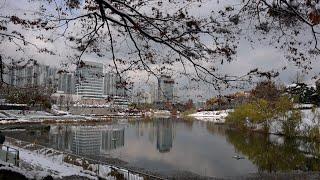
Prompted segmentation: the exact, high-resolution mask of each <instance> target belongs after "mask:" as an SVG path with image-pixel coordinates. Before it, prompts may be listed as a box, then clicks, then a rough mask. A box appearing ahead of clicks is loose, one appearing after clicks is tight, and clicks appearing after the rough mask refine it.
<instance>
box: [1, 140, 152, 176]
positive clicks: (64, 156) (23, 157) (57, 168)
mask: <svg viewBox="0 0 320 180" xmlns="http://www.w3.org/2000/svg"><path fill="white" fill-rule="evenodd" d="M5 145H7V146H10V147H11V148H15V149H17V150H19V167H16V166H14V165H13V164H10V163H7V162H4V161H3V160H0V164H1V165H2V166H1V167H0V170H1V169H3V170H10V171H12V172H16V173H19V174H22V175H24V176H25V177H26V178H28V179H43V178H45V177H47V176H51V177H53V179H62V178H64V177H71V176H73V177H82V179H83V178H86V179H99V178H104V179H116V176H121V177H123V178H125V179H126V178H130V179H137V180H143V177H142V176H141V175H139V174H138V173H135V172H134V171H132V170H126V169H124V168H121V167H117V166H113V165H107V164H105V163H102V162H98V161H95V160H91V159H88V158H84V157H82V156H78V155H74V154H69V153H66V152H62V151H58V150H55V149H52V148H48V147H44V146H41V145H37V144H33V143H29V142H25V141H20V140H17V139H13V138H9V137H8V141H7V142H6V143H5ZM150 177H152V176H151V175H150Z"/></svg>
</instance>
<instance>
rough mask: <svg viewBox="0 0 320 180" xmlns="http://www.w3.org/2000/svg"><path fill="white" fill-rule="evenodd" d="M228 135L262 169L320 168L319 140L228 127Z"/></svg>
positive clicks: (237, 148) (318, 169) (238, 149)
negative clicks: (264, 133)
mask: <svg viewBox="0 0 320 180" xmlns="http://www.w3.org/2000/svg"><path fill="white" fill-rule="evenodd" d="M226 138H227V140H228V141H229V142H230V143H231V144H232V145H234V147H235V149H236V150H237V151H238V152H239V153H242V154H244V155H246V156H247V157H248V159H249V160H250V161H251V162H253V163H254V164H255V165H257V167H258V169H259V171H264V172H265V171H266V172H285V171H292V170H301V171H320V144H319V143H316V142H309V141H306V140H303V139H288V138H284V137H280V136H275V135H270V136H266V135H262V134H256V133H255V134H250V133H243V132H238V131H233V130H226Z"/></svg>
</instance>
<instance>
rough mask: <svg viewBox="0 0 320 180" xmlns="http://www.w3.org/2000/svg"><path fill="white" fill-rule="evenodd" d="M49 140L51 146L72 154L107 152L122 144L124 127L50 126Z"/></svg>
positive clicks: (99, 153)
mask: <svg viewBox="0 0 320 180" xmlns="http://www.w3.org/2000/svg"><path fill="white" fill-rule="evenodd" d="M49 142H50V144H51V145H52V146H53V148H56V149H59V150H64V151H68V152H72V153H74V154H79V155H101V154H108V153H109V152H110V151H111V150H114V149H117V148H119V147H123V146H124V127H120V126H115V125H112V126H111V125H110V126H51V127H50V135H49Z"/></svg>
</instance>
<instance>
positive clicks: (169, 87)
mask: <svg viewBox="0 0 320 180" xmlns="http://www.w3.org/2000/svg"><path fill="white" fill-rule="evenodd" d="M173 88H174V80H173V79H172V78H171V77H170V76H166V75H161V76H160V78H159V79H158V92H157V94H158V99H157V101H158V102H171V103H172V102H173V100H174V99H173Z"/></svg>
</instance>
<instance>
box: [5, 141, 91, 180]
mask: <svg viewBox="0 0 320 180" xmlns="http://www.w3.org/2000/svg"><path fill="white" fill-rule="evenodd" d="M10 146H12V145H10ZM12 147H13V146H12ZM14 148H16V149H18V150H19V157H20V161H22V162H23V163H25V164H28V165H29V166H30V167H31V168H32V169H33V170H34V171H35V172H36V173H37V174H38V173H39V172H42V173H44V174H46V175H49V174H50V175H51V176H53V177H56V178H62V177H66V176H72V175H76V176H83V177H87V178H89V179H97V177H95V176H93V175H91V174H88V173H87V172H84V170H83V168H82V167H79V166H75V165H72V164H68V163H65V162H63V157H64V156H63V154H60V155H55V156H51V157H48V156H45V155H43V154H39V153H36V152H33V151H29V150H26V149H22V148H19V147H14ZM30 167H29V168H30ZM22 170H23V169H22ZM35 175H36V174H35Z"/></svg>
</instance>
